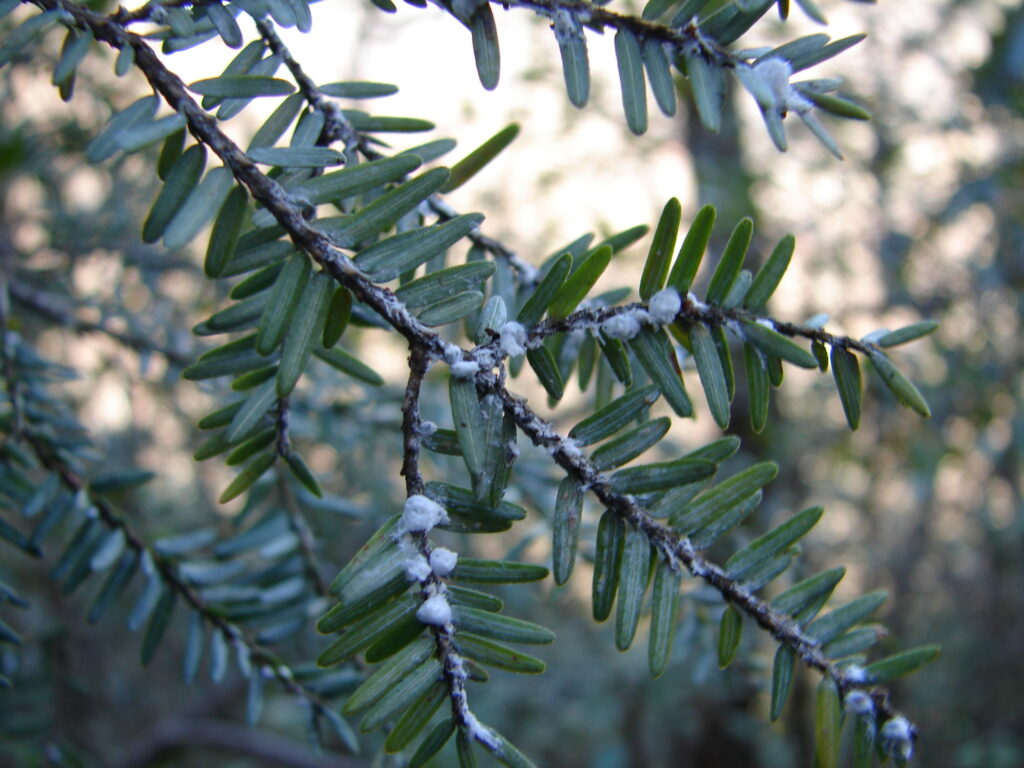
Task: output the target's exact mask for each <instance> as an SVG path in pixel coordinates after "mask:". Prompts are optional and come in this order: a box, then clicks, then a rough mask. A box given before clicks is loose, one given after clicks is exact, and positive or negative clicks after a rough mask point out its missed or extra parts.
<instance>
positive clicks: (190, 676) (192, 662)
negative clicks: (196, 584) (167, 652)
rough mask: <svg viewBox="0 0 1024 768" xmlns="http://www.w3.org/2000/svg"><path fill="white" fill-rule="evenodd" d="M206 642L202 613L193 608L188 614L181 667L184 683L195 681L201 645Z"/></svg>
mask: <svg viewBox="0 0 1024 768" xmlns="http://www.w3.org/2000/svg"><path fill="white" fill-rule="evenodd" d="M205 642H206V632H205V626H204V624H203V614H202V613H200V612H199V611H197V610H195V609H193V610H192V611H191V612H190V614H189V620H188V633H187V635H186V639H185V655H184V663H183V669H182V676H183V677H184V680H185V684H186V685H192V683H194V682H195V679H196V674H197V673H198V672H199V664H200V662H201V661H202V659H203V645H204V643H205Z"/></svg>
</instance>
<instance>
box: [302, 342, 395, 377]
mask: <svg viewBox="0 0 1024 768" xmlns="http://www.w3.org/2000/svg"><path fill="white" fill-rule="evenodd" d="M313 354H314V355H316V356H317V357H318V358H320V359H321V360H323V361H324V362H325V363H327V364H328V365H330V366H331V367H333V368H337V369H338V370H339V371H342V372H343V373H347V374H348V375H349V376H351V377H352V378H355V379H359V380H360V381H362V382H365V383H367V384H369V385H370V386H373V387H380V386H382V385H383V384H384V379H383V377H382V376H381V375H380V374H379V373H377V372H376V371H375V370H373V369H372V368H370V367H369V366H368V365H366V364H365V363H363V362H362V361H361V360H359V359H357V358H355V357H353V356H352V355H351V354H349V353H348V352H346V351H345V350H344V349H342V348H341V347H331V348H330V349H324V348H322V347H321V348H319V349H314V350H313Z"/></svg>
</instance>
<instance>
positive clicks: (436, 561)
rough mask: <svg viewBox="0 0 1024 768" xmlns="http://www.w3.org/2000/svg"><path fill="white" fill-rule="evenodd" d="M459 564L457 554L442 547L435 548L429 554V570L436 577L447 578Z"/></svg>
mask: <svg viewBox="0 0 1024 768" xmlns="http://www.w3.org/2000/svg"><path fill="white" fill-rule="evenodd" d="M457 562H459V553H458V552H452V551H451V550H450V549H446V548H444V547H437V548H436V549H434V550H433V551H432V552H431V553H430V568H431V570H433V571H434V574H435V575H436V576H447V575H448V574H449V573H451V572H452V571H453V570H454V569H455V564H456V563H457Z"/></svg>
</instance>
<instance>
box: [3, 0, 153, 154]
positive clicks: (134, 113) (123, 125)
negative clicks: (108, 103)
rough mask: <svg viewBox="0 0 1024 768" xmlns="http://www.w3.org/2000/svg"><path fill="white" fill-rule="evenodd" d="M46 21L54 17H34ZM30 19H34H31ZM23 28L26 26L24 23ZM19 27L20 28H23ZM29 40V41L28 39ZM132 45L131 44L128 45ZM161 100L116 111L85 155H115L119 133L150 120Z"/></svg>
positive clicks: (149, 99) (12, 38)
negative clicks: (140, 122) (137, 123)
mask: <svg viewBox="0 0 1024 768" xmlns="http://www.w3.org/2000/svg"><path fill="white" fill-rule="evenodd" d="M44 17H45V20H46V21H49V20H50V19H52V16H50V15H49V14H48V13H44V14H40V15H39V16H35V17H33V19H43V18H44ZM29 21H32V19H30V20H29ZM21 28H24V25H22V27H21ZM21 28H19V30H20V29H21ZM17 35H18V32H14V33H12V34H11V35H10V37H8V42H6V43H4V46H3V48H0V66H3V53H2V51H4V50H6V49H7V46H8V45H10V44H11V42H13V41H15V39H16V36H17ZM26 42H27V41H26ZM127 47H130V46H127ZM159 103H160V102H159V100H158V99H157V97H156V96H144V97H143V98H141V99H138V100H137V101H134V102H132V103H131V104H129V105H128V106H127V107H125V108H124V109H123V110H121V111H120V112H117V113H115V114H114V115H113V116H112V117H111V118H110V121H109V122H108V123H107V124H106V126H104V128H103V130H102V131H100V132H99V134H97V136H96V138H94V139H93V140H92V141H91V142H89V145H88V146H87V147H86V150H85V157H86V159H87V160H88V161H89V162H90V163H101V162H103V161H104V160H107V159H108V158H110V157H113V155H114V154H115V153H117V151H118V150H119V149H120V148H121V147H120V145H119V144H118V143H117V137H118V135H119V134H120V133H121V132H122V131H123V130H125V129H127V128H128V127H130V126H131V125H133V124H135V123H136V122H139V121H142V120H148V119H150V118H152V116H153V115H154V114H155V113H156V109H157V106H158V105H159Z"/></svg>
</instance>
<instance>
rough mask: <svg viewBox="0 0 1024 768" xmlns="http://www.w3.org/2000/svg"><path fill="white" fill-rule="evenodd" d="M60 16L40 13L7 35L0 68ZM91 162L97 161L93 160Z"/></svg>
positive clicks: (1, 50)
mask: <svg viewBox="0 0 1024 768" xmlns="http://www.w3.org/2000/svg"><path fill="white" fill-rule="evenodd" d="M60 15H61V12H60V11H58V10H53V11H47V12H45V13H40V14H38V15H36V16H32V17H30V18H29V19H27V20H26V21H24V22H23V23H22V24H21V26H19V27H17V28H16V29H15V30H14V31H13V32H9V33H7V35H6V37H7V39H6V40H4V42H3V45H0V67H3V66H4V65H5V64H8V63H9V62H11V61H12V60H13V59H14V58H15V57H16V56H17V55H18V54H19V53H20V52H21V50H22V49H23V48H24V47H25V46H26V45H28V44H29V43H30V42H32V40H33V39H34V38H36V37H37V36H39V35H40V34H42V32H43V30H44V29H46V27H48V26H49V25H50V23H51V22H53V21H56V20H57V19H58V18H59V17H60ZM93 162H98V161H97V160H93Z"/></svg>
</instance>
